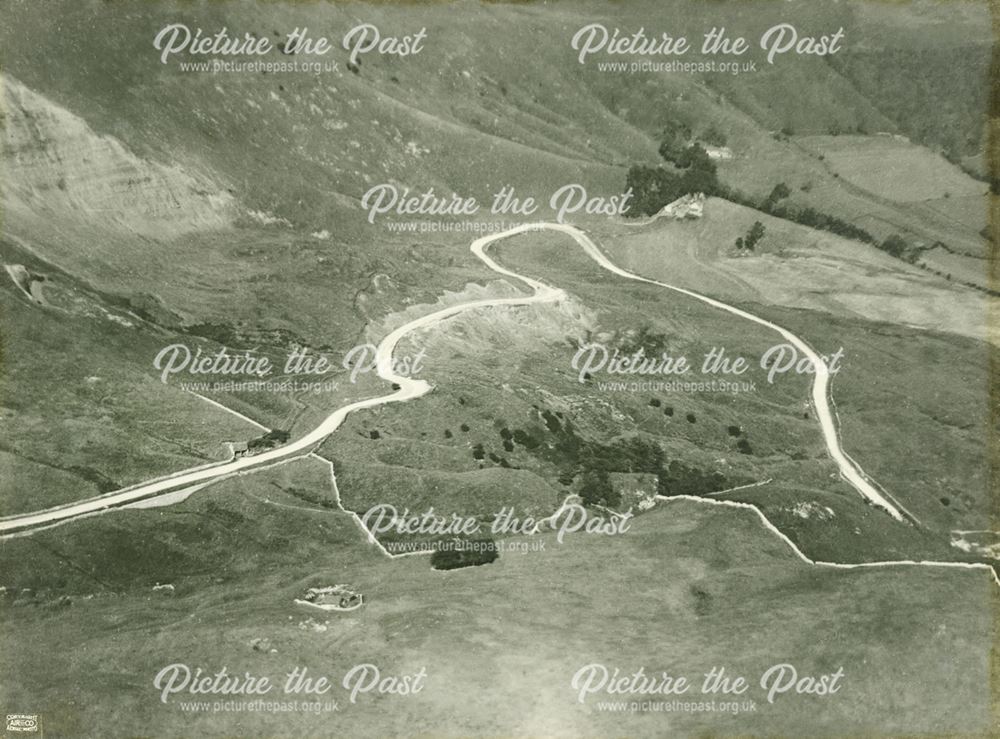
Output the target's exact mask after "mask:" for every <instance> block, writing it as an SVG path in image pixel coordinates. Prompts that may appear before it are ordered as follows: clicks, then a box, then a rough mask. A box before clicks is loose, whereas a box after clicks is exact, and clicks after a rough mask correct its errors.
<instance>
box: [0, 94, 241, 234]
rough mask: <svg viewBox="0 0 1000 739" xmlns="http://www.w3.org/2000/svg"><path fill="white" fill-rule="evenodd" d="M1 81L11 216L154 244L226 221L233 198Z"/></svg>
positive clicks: (5, 185) (232, 211) (6, 199)
mask: <svg viewBox="0 0 1000 739" xmlns="http://www.w3.org/2000/svg"><path fill="white" fill-rule="evenodd" d="M0 83H2V86H3V178H2V182H3V184H2V187H3V191H2V192H3V200H4V206H5V210H6V211H7V214H8V217H10V218H15V219H16V218H23V217H32V216H34V217H37V218H43V219H57V220H58V221H59V222H65V221H67V220H69V221H73V220H77V221H85V222H87V223H89V224H91V225H100V226H101V227H105V228H113V229H121V230H125V231H127V232H131V233H135V234H139V235H142V236H147V237H151V238H159V239H164V238H166V239H169V238H173V237H176V236H180V235H183V234H185V233H190V232H192V231H199V230H208V229H215V228H220V227H224V226H226V225H228V224H229V223H230V222H231V220H232V218H233V216H234V215H235V208H234V207H233V200H232V197H231V196H230V195H229V194H228V193H227V192H225V190H223V189H222V188H220V187H219V186H218V185H216V184H214V183H212V182H210V181H209V180H208V179H207V178H205V177H203V176H197V175H194V174H192V173H190V172H187V171H185V170H184V169H183V168H181V167H179V166H176V165H170V164H161V163H156V162H151V161H147V160H144V159H141V158H139V157H137V156H135V155H134V154H133V153H132V152H130V151H129V150H128V149H126V148H125V147H124V146H123V145H122V144H121V143H120V142H119V141H118V140H117V139H115V138H113V137H111V136H103V135H99V134H97V133H96V132H94V131H93V130H92V129H91V128H90V127H89V126H88V125H87V124H86V122H84V121H83V120H82V119H81V118H79V117H77V116H75V115H73V114H72V113H70V112H69V111H68V110H65V109H64V108H61V107H59V106H58V105H56V104H54V103H53V102H51V101H50V100H48V99H46V98H44V97H42V96H41V95H39V94H37V93H35V92H33V91H32V90H30V89H29V88H27V87H26V86H24V85H23V84H21V83H20V82H19V81H17V80H16V79H14V78H12V77H10V76H9V75H3V76H0Z"/></svg>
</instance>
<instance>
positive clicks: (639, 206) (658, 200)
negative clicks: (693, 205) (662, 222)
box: [625, 144, 722, 218]
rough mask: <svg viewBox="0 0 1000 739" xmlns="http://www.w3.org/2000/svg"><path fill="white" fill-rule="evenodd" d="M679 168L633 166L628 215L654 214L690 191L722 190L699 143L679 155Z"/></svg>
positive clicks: (628, 179)
mask: <svg viewBox="0 0 1000 739" xmlns="http://www.w3.org/2000/svg"><path fill="white" fill-rule="evenodd" d="M677 168H678V169H667V168H666V167H647V166H644V165H641V164H636V165H633V166H632V167H630V168H629V171H628V175H627V176H626V180H625V183H626V187H630V188H632V193H633V199H632V205H631V206H630V207H629V210H628V214H627V215H629V216H631V217H633V218H637V217H639V216H643V215H646V216H651V215H654V214H656V213H658V212H659V211H660V210H661V209H662V208H663V206H665V205H667V204H669V203H671V202H673V201H674V200H677V198H679V197H681V196H683V195H687V194H688V193H693V192H703V193H705V194H706V195H718V194H720V193H721V192H722V186H721V185H720V184H719V178H718V172H717V169H716V166H715V162H714V161H713V160H712V158H711V157H710V156H708V153H707V152H706V151H705V150H704V149H703V148H702V147H701V146H699V145H698V144H692V145H691V146H689V147H688V148H687V149H685V150H684V152H682V153H681V154H680V155H679V156H678V159H677Z"/></svg>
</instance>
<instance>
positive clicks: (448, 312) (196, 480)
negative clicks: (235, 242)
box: [0, 223, 904, 538]
mask: <svg viewBox="0 0 1000 739" xmlns="http://www.w3.org/2000/svg"><path fill="white" fill-rule="evenodd" d="M543 230H548V231H555V232H558V233H563V234H566V235H568V236H570V237H571V238H572V239H573V240H574V241H575V242H576V243H577V244H578V245H579V246H580V247H581V248H582V249H583V250H584V252H586V253H587V255H588V256H589V257H591V258H592V259H593V260H594V261H595V262H597V263H598V264H599V265H600V266H601V267H603V268H604V269H606V270H608V271H609V272H612V273H614V274H616V275H619V276H621V277H625V278H627V279H630V280H637V281H639V282H645V283H649V284H651V285H658V286H660V287H663V288H666V289H669V290H673V291H675V292H678V293H681V294H683V295H686V296H688V297H691V298H694V299H696V300H700V301H702V302H704V303H707V304H708V305H711V306H713V307H715V308H718V309H720V310H724V311H726V312H728V313H731V314H733V315H734V316H737V317H739V318H743V319H745V320H748V321H752V322H754V323H757V324H759V325H761V326H765V327H767V328H769V329H771V330H773V331H776V332H777V333H779V334H780V335H781V336H782V337H783V338H784V339H785V340H786V341H788V342H789V343H790V344H792V345H793V346H795V348H796V349H798V350H799V351H800V352H802V354H803V355H805V356H806V357H808V358H809V360H810V362H812V364H813V367H814V369H815V374H814V375H813V377H814V379H813V385H812V403H813V406H814V407H815V409H816V414H817V417H818V419H819V422H820V427H821V428H822V432H823V439H824V441H825V443H826V447H827V451H828V452H829V454H830V457H831V458H832V459H833V460H834V462H836V464H837V466H838V468H839V470H840V474H841V476H842V477H843V478H844V480H846V481H847V482H848V483H849V484H850V485H851V486H852V487H854V489H855V490H857V492H858V493H860V494H861V495H862V496H863V497H864V498H866V499H867V500H868V501H870V502H871V503H872V504H873V505H875V506H878V507H879V508H881V509H883V510H884V511H885V512H887V513H888V514H889V515H890V516H892V517H893V518H894V519H896V520H899V521H903V520H904V517H903V514H902V513H901V512H900V510H899V508H898V507H897V506H896V505H895V504H894V503H893V502H891V501H890V500H889V499H888V498H887V497H886V496H885V495H884V494H883V493H881V492H880V491H879V490H877V489H876V487H875V486H874V485H873V484H872V483H871V482H869V480H868V478H867V477H866V476H865V474H864V473H863V472H862V471H861V469H860V467H858V465H857V464H856V463H855V462H854V461H853V460H852V459H851V458H850V457H849V456H848V455H847V453H846V452H845V451H844V450H843V448H842V447H841V445H840V438H839V435H838V433H837V427H836V424H835V421H834V416H833V412H832V411H831V408H830V402H829V386H830V371H829V368H828V367H827V365H826V364H825V363H824V362H823V360H822V359H821V358H820V357H819V355H818V354H817V353H816V352H815V351H813V349H812V348H811V347H810V346H809V345H808V344H806V342H804V341H803V340H802V339H800V338H799V337H798V336H796V335H795V334H793V333H792V332H791V331H789V330H787V329H785V328H782V327H781V326H778V325H777V324H774V323H771V322H770V321H766V320H764V319H763V318H760V317H758V316H755V315H754V314H752V313H748V312H747V311H744V310H741V309H739V308H736V307H734V306H731V305H728V304H727V303H723V302H722V301H719V300H715V299H713V298H709V297H707V296H705V295H701V294H699V293H696V292H694V291H691V290H686V289H684V288H681V287H676V286H674V285H669V284H667V283H664V282H658V281H656V280H651V279H648V278H646V277H640V276H639V275H635V274H633V273H631V272H627V271H626V270H623V269H621V268H619V267H618V266H616V265H615V264H613V263H612V262H611V261H610V260H609V259H608V258H607V257H606V256H605V255H604V253H603V252H601V251H600V249H599V248H598V247H597V245H596V244H594V242H593V241H591V239H590V238H589V237H588V236H587V235H586V233H584V232H583V231H581V230H580V229H578V228H575V227H574V226H570V225H566V224H560V223H531V224H524V225H521V226H517V227H515V228H511V229H509V230H507V231H502V232H500V233H497V234H490V235H488V236H483V237H481V238H478V239H476V240H475V241H473V242H472V244H471V246H470V248H471V250H472V253H473V254H475V255H476V256H477V257H478V258H479V259H480V260H482V261H483V262H484V263H485V264H486V266H487V267H489V268H490V269H491V270H493V271H494V272H496V273H498V274H502V275H506V276H508V277H512V278H514V279H517V280H519V281H521V282H523V283H525V284H527V285H528V286H529V287H531V288H533V289H534V294H533V295H529V296H525V297H517V298H488V299H483V300H474V301H470V302H467V303H461V304H458V305H453V306H449V307H447V308H442V309H441V310H438V311H435V312H433V313H429V314H427V315H425V316H421V317H420V318H417V319H415V320H413V321H410V322H408V323H406V324H404V325H402V326H400V327H398V328H397V329H395V330H394V331H392V332H391V333H389V334H388V335H387V336H385V337H384V338H383V339H382V341H381V342H380V343H379V345H378V348H377V353H376V361H377V364H376V370H377V372H378V375H379V377H381V378H382V379H384V380H386V381H388V382H391V383H394V384H395V385H396V386H397V387H398V388H399V389H398V390H395V391H394V392H393V393H391V394H389V395H382V396H379V397H375V398H367V399H365V400H359V401H356V402H353V403H349V404H348V405H345V406H342V407H340V408H338V409H337V410H335V411H334V412H333V413H331V414H330V415H329V416H327V417H326V419H324V420H323V422H322V423H321V424H320V425H319V426H317V427H316V428H315V429H313V430H312V431H310V432H309V433H308V434H306V435H305V436H303V437H301V438H299V439H296V440H295V441H292V442H290V443H288V444H286V445H284V446H281V447H277V448H275V449H271V450H268V451H266V452H262V453H260V454H256V455H254V456H250V457H240V458H238V459H234V460H230V461H227V462H221V463H217V464H210V465H203V466H200V467H194V468H191V469H187V470H183V471H180V472H177V473H174V474H172V475H168V476H165V477H160V478H156V479H154V480H150V481H148V482H144V483H140V484H138V485H134V486H131V487H128V488H124V489H122V490H117V491H114V492H111V493H106V494H104V495H100V496H98V497H94V498H89V499H87V500H81V501H77V502H74V503H69V504H66V505H61V506H56V507H53V508H48V509H45V510H43V511H37V512H34V513H26V514H20V515H14V516H7V517H5V518H0V538H3V537H4V536H11V535H23V534H25V533H29V532H31V531H34V530H36V529H40V528H48V527H50V526H52V525H55V524H58V523H63V522H66V521H69V520H72V519H76V518H82V517H85V516H91V515H95V514H98V513H103V512H105V511H108V510H111V509H114V508H120V507H123V506H127V505H131V504H135V503H137V502H139V501H148V500H149V499H151V498H154V497H157V496H164V495H167V494H172V495H175V496H176V495H177V494H178V493H180V492H182V491H184V490H187V489H190V488H194V487H198V488H200V487H203V486H204V485H206V484H208V483H209V482H215V481H218V480H222V479H224V478H227V477H231V476H234V475H238V474H242V473H245V472H247V471H248V470H251V469H257V468H263V467H268V466H272V465H274V464H279V463H282V462H287V461H291V460H292V459H294V458H297V457H301V456H305V455H307V454H309V453H310V452H312V451H313V450H314V449H315V447H317V446H318V445H319V444H320V443H321V442H322V441H323V440H324V439H326V438H327V437H328V436H329V435H330V434H332V433H333V432H334V431H336V430H337V429H338V428H339V427H340V425H341V424H342V423H343V422H344V419H345V418H347V416H348V415H349V414H351V413H353V412H354V411H358V410H362V409H364V408H373V407H376V406H380V405H386V404H388V403H400V402H404V401H408V400H413V399H414V398H419V397H421V396H422V395H425V394H426V393H428V392H430V390H431V385H429V384H428V383H426V382H424V381H423V380H417V379H412V378H409V377H403V376H401V375H398V374H396V373H394V372H393V370H392V355H393V352H394V351H395V348H396V345H397V344H398V343H399V342H400V340H402V339H403V337H405V336H406V335H407V334H409V333H411V332H413V331H417V330H419V329H422V328H427V327H429V326H433V325H434V324H436V323H439V322H441V321H444V320H446V319H448V318H451V317H452V316H455V315H457V314H459V313H462V312H464V311H467V310H474V309H477V308H491V307H497V306H505V305H510V306H522V305H531V304H533V303H551V302H556V301H559V300H562V299H564V298H565V297H566V293H565V292H563V291H562V290H560V289H558V288H555V287H552V286H550V285H547V284H545V283H544V282H541V281H539V280H535V279H532V278H530V277H525V276H524V275H520V274H517V273H516V272H513V271H511V270H509V269H506V268H505V267H501V266H500V265H499V264H497V263H496V262H495V261H494V260H493V259H492V258H490V257H489V256H488V255H487V254H486V248H487V247H488V246H490V245H491V244H493V243H495V242H497V241H500V240H502V239H506V238H509V237H511V236H516V235H518V234H522V233H525V232H529V231H543ZM183 497H186V496H181V497H180V498H179V499H183Z"/></svg>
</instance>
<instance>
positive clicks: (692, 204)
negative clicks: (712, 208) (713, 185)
mask: <svg viewBox="0 0 1000 739" xmlns="http://www.w3.org/2000/svg"><path fill="white" fill-rule="evenodd" d="M704 214H705V193H703V192H694V193H689V194H687V195H682V196H681V197H679V198H677V200H675V201H674V202H672V203H669V204H668V205H665V206H663V210H661V211H660V213H659V215H660V216H662V217H665V218H674V219H676V220H678V221H681V220H684V219H685V218H701V217H702V216H703V215H704Z"/></svg>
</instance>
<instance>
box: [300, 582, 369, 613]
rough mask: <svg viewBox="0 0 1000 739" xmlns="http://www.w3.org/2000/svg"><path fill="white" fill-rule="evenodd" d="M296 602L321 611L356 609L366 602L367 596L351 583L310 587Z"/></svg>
mask: <svg viewBox="0 0 1000 739" xmlns="http://www.w3.org/2000/svg"><path fill="white" fill-rule="evenodd" d="M295 602H296V603H298V604H299V605H302V606H310V607H311V608H318V609H320V610H321V611H355V610H357V609H358V608H361V606H363V605H364V603H365V596H364V595H362V594H361V593H359V592H357V591H356V590H355V589H354V588H352V587H351V586H350V585H327V586H325V587H321V588H309V589H308V590H306V592H305V593H304V594H303V596H302V597H301V598H296V599H295Z"/></svg>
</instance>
